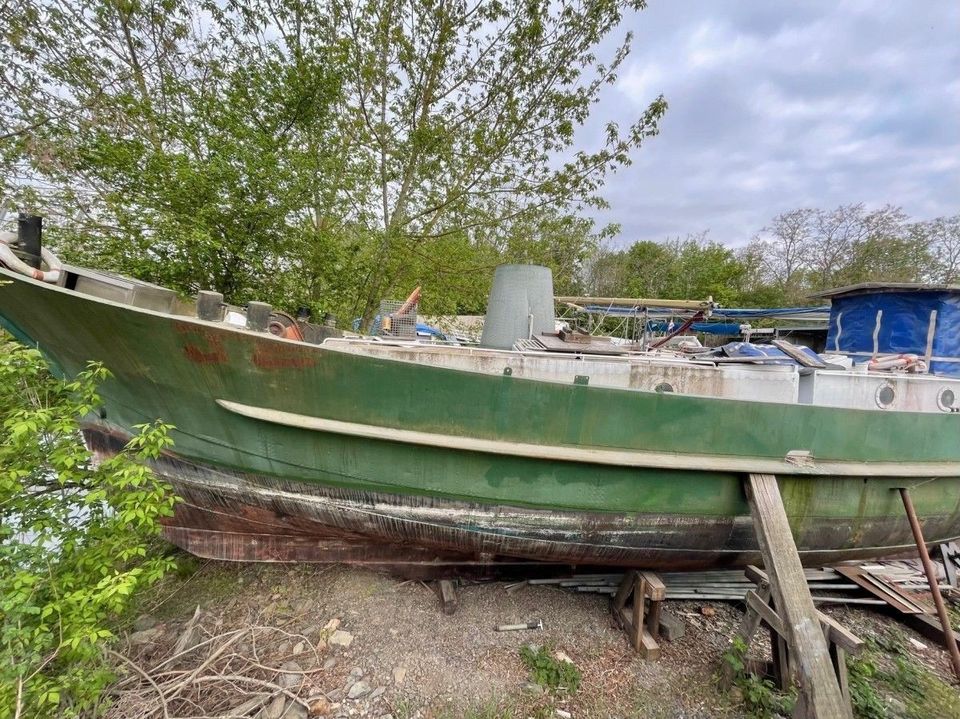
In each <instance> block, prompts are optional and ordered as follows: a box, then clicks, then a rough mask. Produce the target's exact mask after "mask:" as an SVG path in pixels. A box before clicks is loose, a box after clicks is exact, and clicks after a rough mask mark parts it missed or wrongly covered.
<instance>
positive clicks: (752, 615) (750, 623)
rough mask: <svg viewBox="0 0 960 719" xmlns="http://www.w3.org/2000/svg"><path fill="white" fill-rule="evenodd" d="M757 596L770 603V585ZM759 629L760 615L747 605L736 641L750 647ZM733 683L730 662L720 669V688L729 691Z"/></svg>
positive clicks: (763, 588)
mask: <svg viewBox="0 0 960 719" xmlns="http://www.w3.org/2000/svg"><path fill="white" fill-rule="evenodd" d="M757 596H758V597H759V599H760V601H761V602H763V603H764V604H766V603H767V602H768V601H770V586H769V585H768V584H764V585H762V586H761V587H760V588H759V591H758V592H757ZM759 627H760V614H759V613H757V612H756V611H754V610H753V609H752V608H751V607H750V605H749V604H747V612H746V614H744V615H743V621H742V622H741V623H740V626H739V627H738V628H737V633H736V636H735V639H736V638H739V639H740V641H742V642H743V643H744V645H746V646H748V647H749V646H750V642H752V641H753V635H754V634H756V633H757V629H759ZM732 682H733V667H732V666H730V664H729V662H726V661H725V662H724V663H723V666H722V667H721V668H720V688H721V689H723V690H727V689H729V688H730V685H731V683H732Z"/></svg>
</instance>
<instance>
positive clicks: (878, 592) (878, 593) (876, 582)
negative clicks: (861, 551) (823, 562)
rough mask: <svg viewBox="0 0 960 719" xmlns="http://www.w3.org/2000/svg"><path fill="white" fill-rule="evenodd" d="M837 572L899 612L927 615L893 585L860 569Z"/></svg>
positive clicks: (844, 568) (840, 568) (850, 568)
mask: <svg viewBox="0 0 960 719" xmlns="http://www.w3.org/2000/svg"><path fill="white" fill-rule="evenodd" d="M837 571H838V572H840V574H842V575H843V576H844V577H846V578H847V579H849V580H850V581H852V582H855V583H856V584H857V585H859V586H860V587H861V588H863V589H865V590H866V591H867V592H868V593H870V594H872V595H873V596H875V597H877V598H878V599H882V600H883V601H884V602H886V603H887V604H889V605H890V606H891V607H893V608H894V609H896V610H897V611H900V612H903V613H904V614H925V613H926V610H925V608H924V607H923V606H921V605H920V604H918V603H917V602H915V601H914V600H913V599H911V598H910V597H908V596H906V595H905V594H904V593H903V592H901V591H900V590H898V589H897V588H896V587H895V586H894V585H893V584H890V583H888V582H885V581H883V580H881V579H880V578H878V577H875V576H873V575H871V574H868V573H865V572H864V571H863V570H861V569H860V568H859V567H837Z"/></svg>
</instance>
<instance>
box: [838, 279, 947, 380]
mask: <svg viewBox="0 0 960 719" xmlns="http://www.w3.org/2000/svg"><path fill="white" fill-rule="evenodd" d="M826 351H828V352H842V353H843V354H847V355H851V356H852V357H853V358H854V359H855V361H858V362H863V361H866V360H868V359H869V358H870V357H872V356H873V355H874V354H875V353H876V354H881V355H883V354H901V353H909V354H916V355H919V356H920V357H926V356H927V353H928V351H929V354H930V371H931V372H933V373H934V374H941V375H951V376H955V377H957V376H960V290H957V289H951V288H945V287H943V288H932V289H925V288H916V289H897V290H893V291H890V290H887V291H884V289H883V288H876V289H867V290H856V291H852V292H851V293H850V294H841V293H837V294H834V295H833V297H832V307H831V310H830V325H829V328H828V332H827V347H826Z"/></svg>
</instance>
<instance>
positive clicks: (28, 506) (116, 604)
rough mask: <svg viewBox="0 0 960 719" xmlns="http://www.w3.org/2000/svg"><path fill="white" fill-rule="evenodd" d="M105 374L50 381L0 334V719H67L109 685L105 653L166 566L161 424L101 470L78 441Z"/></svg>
mask: <svg viewBox="0 0 960 719" xmlns="http://www.w3.org/2000/svg"><path fill="white" fill-rule="evenodd" d="M106 377H107V371H106V370H105V369H103V368H102V367H100V366H96V365H92V366H91V367H90V368H89V369H88V370H87V371H85V372H83V373H81V374H80V375H79V376H78V377H77V378H76V379H73V380H61V379H57V378H55V377H53V376H52V375H51V374H50V372H49V371H48V369H47V367H46V365H45V364H44V362H43V360H42V358H41V356H40V354H39V352H37V351H36V350H33V349H27V348H25V347H22V346H18V345H14V344H13V343H12V342H10V340H9V337H7V336H4V337H0V618H2V619H0V716H11V715H16V716H39V717H44V716H51V717H52V716H57V717H63V716H77V715H79V714H80V713H82V712H83V711H85V710H87V709H89V708H90V707H91V706H92V705H93V704H94V703H95V702H96V699H97V697H98V695H99V693H100V691H101V690H102V688H103V687H104V686H105V685H106V684H107V682H108V681H109V680H110V672H109V671H108V669H107V666H108V665H107V662H105V661H104V659H103V644H104V643H105V641H107V640H109V638H110V637H111V636H112V634H111V631H110V625H111V623H112V622H113V621H115V620H116V618H117V617H118V616H119V615H120V614H121V613H122V612H123V611H124V610H125V609H126V608H127V607H128V606H129V605H130V602H131V599H132V597H133V596H134V595H135V593H136V592H137V590H139V589H142V588H143V587H145V586H148V585H150V584H152V583H153V582H155V581H157V580H158V579H159V578H160V577H161V576H162V575H163V574H164V572H166V571H167V570H168V569H170V568H171V567H172V560H171V559H169V558H167V557H165V556H163V554H162V553H157V552H155V551H150V550H152V549H154V538H155V537H156V535H157V533H158V532H159V524H158V520H159V519H160V518H161V517H164V516H168V515H170V514H171V512H172V507H173V503H174V497H173V494H172V492H171V490H170V487H169V486H167V485H166V484H164V483H163V482H161V481H159V480H158V479H157V478H156V477H155V476H154V475H153V474H152V473H151V472H150V470H149V469H148V468H147V467H146V466H145V464H144V461H145V460H146V459H149V458H155V457H156V456H157V454H158V453H159V452H160V451H161V449H163V448H165V447H167V446H169V444H170V440H169V439H168V437H167V430H168V429H169V427H168V426H167V425H164V424H162V423H159V422H158V423H156V424H153V425H149V426H143V427H141V432H140V434H139V435H137V436H136V437H134V438H133V439H132V440H131V441H130V443H129V444H128V446H127V449H126V450H125V451H124V452H123V453H121V454H119V455H117V456H115V457H112V458H109V459H106V460H104V461H103V462H101V463H99V464H95V463H94V462H93V459H92V457H91V456H90V453H89V452H88V451H87V450H86V448H85V447H84V446H83V443H82V441H81V437H80V434H79V420H80V419H81V418H82V417H84V416H87V415H88V414H89V413H90V412H91V411H93V410H94V409H95V408H96V407H97V405H98V403H99V400H98V397H97V394H96V384H97V383H98V382H99V381H101V380H103V379H105V378H106Z"/></svg>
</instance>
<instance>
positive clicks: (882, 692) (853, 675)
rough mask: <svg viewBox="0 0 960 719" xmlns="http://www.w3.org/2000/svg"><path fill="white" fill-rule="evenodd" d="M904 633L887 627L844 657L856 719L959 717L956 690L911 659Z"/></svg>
mask: <svg viewBox="0 0 960 719" xmlns="http://www.w3.org/2000/svg"><path fill="white" fill-rule="evenodd" d="M905 646H906V639H905V637H904V636H903V634H902V633H901V632H900V631H898V630H896V629H892V628H888V629H887V630H886V631H885V632H884V633H883V634H881V635H880V636H877V637H871V638H868V639H867V640H866V646H865V647H864V649H863V650H862V651H861V652H860V654H859V655H857V656H848V657H847V671H848V679H849V686H850V699H851V702H852V704H853V709H854V715H855V716H856V717H857V718H858V719H900V718H901V717H906V718H907V719H927V718H928V717H946V716H960V697H958V696H957V693H956V690H955V689H954V688H953V687H951V686H950V685H949V684H947V683H945V682H944V681H943V680H941V679H940V678H939V677H938V676H936V675H935V674H934V673H933V672H931V671H930V670H929V669H927V668H926V667H925V666H923V665H922V664H920V662H918V661H917V660H916V659H914V658H913V657H912V656H911V655H910V654H909V653H908V652H907V651H906V649H905Z"/></svg>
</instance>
